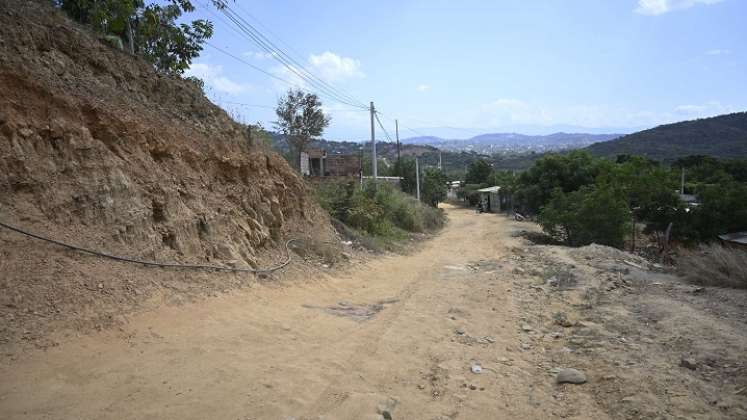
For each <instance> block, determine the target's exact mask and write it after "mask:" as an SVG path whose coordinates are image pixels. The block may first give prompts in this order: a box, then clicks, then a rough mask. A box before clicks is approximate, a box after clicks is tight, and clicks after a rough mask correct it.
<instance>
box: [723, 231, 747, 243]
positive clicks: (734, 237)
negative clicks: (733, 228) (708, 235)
mask: <svg viewBox="0 0 747 420" xmlns="http://www.w3.org/2000/svg"><path fill="white" fill-rule="evenodd" d="M718 238H719V239H721V240H722V241H726V242H734V243H737V244H740V245H747V232H735V233H727V234H725V235H718Z"/></svg>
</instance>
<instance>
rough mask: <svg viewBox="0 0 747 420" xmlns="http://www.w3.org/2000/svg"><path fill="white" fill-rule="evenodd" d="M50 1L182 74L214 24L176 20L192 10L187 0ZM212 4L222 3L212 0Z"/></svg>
mask: <svg viewBox="0 0 747 420" xmlns="http://www.w3.org/2000/svg"><path fill="white" fill-rule="evenodd" d="M53 4H54V5H55V6H57V7H59V8H60V9H61V10H63V11H65V12H66V13H67V14H68V15H69V16H70V17H72V18H73V19H75V20H77V21H78V22H81V23H83V24H86V25H90V26H91V27H92V28H93V29H94V30H95V31H97V32H99V33H101V34H103V35H105V36H106V38H107V39H110V40H112V43H113V44H114V45H116V46H122V45H127V49H128V51H129V52H130V53H131V54H137V55H139V56H141V57H143V58H144V59H145V60H147V61H148V62H150V63H152V64H153V66H154V67H155V68H156V70H158V71H160V72H163V73H168V74H181V73H183V72H184V70H186V69H187V68H189V65H190V64H191V62H192V59H194V58H195V57H197V56H199V53H200V51H202V46H203V44H204V43H205V41H206V40H207V39H208V38H210V37H211V36H212V35H213V24H212V23H211V22H210V21H208V20H203V19H198V20H194V21H192V22H190V23H189V24H187V23H180V24H177V23H176V21H177V20H178V19H179V18H180V17H181V16H182V15H183V14H184V13H187V12H192V11H194V6H193V5H192V3H191V2H190V1H189V0H170V1H166V2H153V3H152V4H149V5H147V6H146V5H145V2H144V1H142V0H53ZM213 4H214V5H216V6H219V5H221V6H222V5H223V4H224V3H223V0H213Z"/></svg>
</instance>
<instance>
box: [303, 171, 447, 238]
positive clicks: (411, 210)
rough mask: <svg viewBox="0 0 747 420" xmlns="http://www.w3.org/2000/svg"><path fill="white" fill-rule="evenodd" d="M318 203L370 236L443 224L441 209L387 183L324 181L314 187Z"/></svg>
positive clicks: (412, 230)
mask: <svg viewBox="0 0 747 420" xmlns="http://www.w3.org/2000/svg"><path fill="white" fill-rule="evenodd" d="M317 197H318V200H319V203H320V205H321V206H322V207H323V208H324V209H325V210H327V211H328V212H329V213H330V215H331V216H332V217H334V218H336V219H338V220H340V221H342V222H343V223H346V224H348V225H350V226H351V227H353V228H356V229H358V230H361V231H363V232H366V233H368V234H371V235H378V236H389V237H393V236H398V235H401V231H407V232H425V231H431V230H436V229H439V228H441V227H442V226H443V223H444V215H443V213H442V212H441V210H439V209H436V208H432V207H429V206H427V205H425V204H423V203H420V202H418V200H417V199H416V198H414V197H412V196H410V195H408V194H405V193H403V192H402V191H399V190H397V189H396V188H394V187H392V186H391V185H389V184H380V185H379V186H378V188H376V187H375V186H374V185H373V184H368V185H366V186H365V187H363V188H361V187H360V186H359V185H358V184H357V183H355V182H351V183H348V184H343V183H325V184H321V185H319V186H318V188H317Z"/></svg>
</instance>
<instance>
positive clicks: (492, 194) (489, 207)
mask: <svg viewBox="0 0 747 420" xmlns="http://www.w3.org/2000/svg"><path fill="white" fill-rule="evenodd" d="M477 192H478V193H480V201H481V202H482V203H483V208H484V210H485V211H487V212H498V211H501V197H500V193H501V187H499V186H494V187H488V188H481V189H479V190H477Z"/></svg>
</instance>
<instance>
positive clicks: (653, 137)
mask: <svg viewBox="0 0 747 420" xmlns="http://www.w3.org/2000/svg"><path fill="white" fill-rule="evenodd" d="M587 150H589V151H590V152H591V153H592V154H594V155H596V156H607V157H614V156H617V155H620V154H635V155H645V156H648V157H650V158H652V159H656V160H661V161H672V160H674V159H677V158H680V157H683V156H689V155H710V156H714V157H719V158H735V157H747V112H739V113H735V114H728V115H721V116H718V117H712V118H704V119H700V120H693V121H683V122H679V123H674V124H667V125H661V126H659V127H655V128H652V129H650V130H644V131H639V132H637V133H633V134H629V135H627V136H624V137H621V138H619V139H617V140H613V141H608V142H604V143H596V144H593V145H591V146H589V147H588V148H587Z"/></svg>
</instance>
